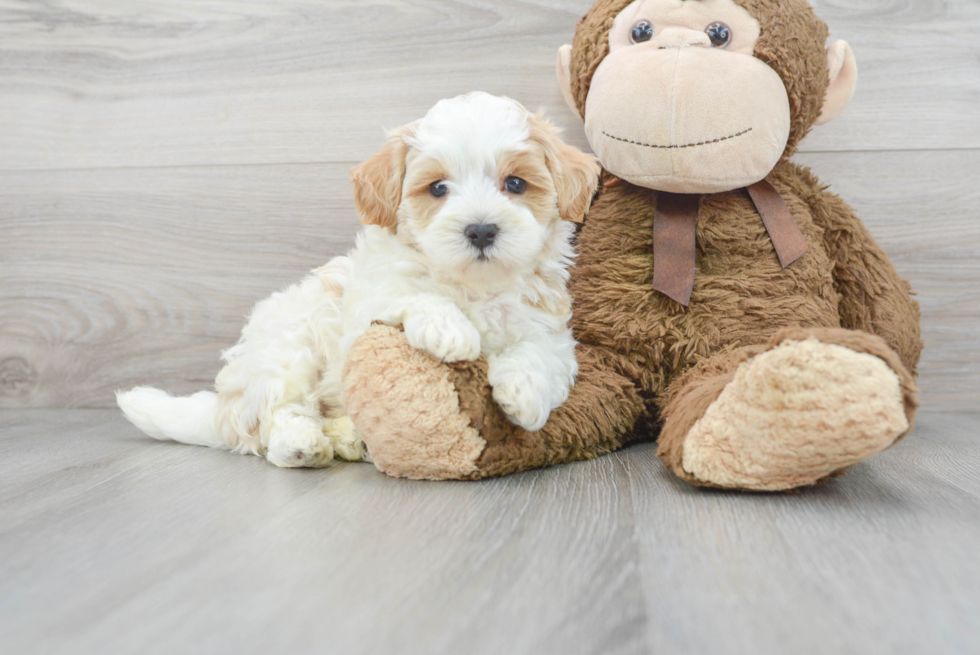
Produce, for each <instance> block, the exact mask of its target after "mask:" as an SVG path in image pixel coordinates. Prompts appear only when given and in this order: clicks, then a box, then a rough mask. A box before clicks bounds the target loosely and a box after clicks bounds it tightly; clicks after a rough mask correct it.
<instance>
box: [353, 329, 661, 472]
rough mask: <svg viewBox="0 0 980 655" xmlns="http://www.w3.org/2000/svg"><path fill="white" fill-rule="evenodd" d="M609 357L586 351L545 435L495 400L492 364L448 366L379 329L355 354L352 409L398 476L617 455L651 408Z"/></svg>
mask: <svg viewBox="0 0 980 655" xmlns="http://www.w3.org/2000/svg"><path fill="white" fill-rule="evenodd" d="M610 356H611V353H608V352H604V351H602V350H601V349H598V348H595V347H590V346H580V347H579V349H578V360H579V378H578V381H577V382H576V383H575V386H574V387H573V388H572V390H571V394H570V395H569V397H568V400H567V401H566V402H565V403H564V404H563V405H562V406H561V407H559V408H558V409H556V410H555V411H553V412H552V413H551V416H550V418H549V419H548V422H547V423H546V424H545V426H544V427H543V428H542V429H541V430H540V431H538V432H528V431H526V430H524V429H522V428H520V427H518V426H516V425H514V424H513V423H511V422H510V421H509V420H508V419H507V417H506V416H505V415H504V413H503V411H502V410H501V409H500V407H499V406H498V405H497V403H496V402H494V399H493V390H492V389H491V386H490V383H489V380H488V375H487V362H486V360H484V359H482V358H481V359H479V360H477V361H475V362H459V363H455V364H444V363H442V362H439V361H436V360H435V359H433V358H431V357H429V356H427V355H426V354H424V353H421V352H419V351H418V350H416V349H414V348H412V347H411V346H410V345H409V344H408V341H407V340H406V339H405V335H404V334H402V333H401V332H400V331H398V330H397V329H395V328H392V327H388V326H383V325H375V326H374V327H372V328H371V329H370V330H368V332H367V333H365V334H364V335H363V336H361V337H360V338H359V339H358V341H357V342H356V343H355V344H354V347H353V348H352V349H351V352H350V356H349V358H348V360H347V364H346V366H345V372H344V389H345V393H344V398H345V405H346V408H347V411H348V412H349V414H350V416H351V418H352V419H353V421H354V425H355V426H356V427H357V430H358V433H359V434H360V436H361V437H362V438H363V440H364V443H365V444H367V446H368V448H369V450H370V452H371V456H372V458H373V461H374V464H375V466H377V467H378V469H380V470H382V471H384V472H385V473H388V474H389V475H393V476H396V477H405V478H414V479H430V480H445V479H477V478H489V477H497V476H501V475H507V474H509V473H515V472H518V471H526V470H528V469H533V468H538V467H541V466H549V465H553V464H559V463H562V462H571V461H575V460H581V459H588V458H591V457H595V456H597V455H600V454H603V453H607V452H610V451H612V450H616V449H617V448H620V447H621V446H623V445H624V444H625V443H626V442H627V441H628V440H629V437H630V432H631V429H632V428H633V425H634V423H635V422H636V420H637V417H638V416H640V414H642V413H643V412H644V404H643V401H642V399H641V398H640V397H639V394H638V392H637V390H636V388H635V386H634V385H633V383H632V382H631V381H630V380H628V379H626V378H624V377H622V376H620V375H618V374H617V373H616V372H615V370H614V368H615V366H613V365H612V364H611V363H610V361H609V357H610Z"/></svg>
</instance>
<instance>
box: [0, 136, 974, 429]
mask: <svg viewBox="0 0 980 655" xmlns="http://www.w3.org/2000/svg"><path fill="white" fill-rule="evenodd" d="M799 160H800V161H801V162H803V163H805V164H808V165H810V166H812V167H813V168H814V170H815V171H816V172H817V173H818V174H819V175H820V176H821V179H823V180H824V182H826V183H828V184H832V188H833V189H834V190H836V191H838V192H839V193H840V194H841V195H842V196H843V197H844V198H846V199H847V200H848V201H850V202H851V203H852V204H853V205H854V206H855V208H856V209H857V211H858V214H859V215H860V216H861V217H862V218H863V219H864V220H865V221H866V222H867V223H868V225H869V226H870V227H871V229H872V231H873V232H874V234H875V235H876V236H877V237H878V239H879V240H880V241H881V242H882V244H883V245H884V247H885V248H886V250H887V251H888V253H889V254H890V255H891V256H892V258H893V260H894V261H895V263H896V265H897V266H898V268H899V270H900V271H901V272H902V274H903V275H905V276H907V277H908V278H910V279H911V280H912V282H913V284H914V287H915V289H916V291H917V292H918V293H919V301H920V302H921V303H922V306H923V311H924V318H923V327H924V333H925V341H926V346H927V348H926V351H925V355H924V359H923V364H922V368H921V373H922V378H921V386H922V390H923V400H924V402H925V404H926V407H927V408H931V409H933V410H937V411H938V410H948V411H977V410H978V408H980V353H978V352H977V349H976V348H975V347H974V344H976V343H977V341H978V340H980V326H978V322H977V320H976V317H977V316H980V290H978V288H977V285H976V280H978V279H980V264H978V259H977V256H976V253H977V252H980V222H978V221H977V220H976V207H977V206H978V205H980V197H978V194H980V188H978V187H977V185H976V183H975V181H974V179H973V177H974V175H973V171H976V170H980V151H976V150H973V151H951V152H930V151H926V152H903V153H897V154H891V153H819V154H806V155H801V156H800V157H799ZM350 166H351V165H350V164H329V165H290V166H241V167H229V168H222V167H202V168H188V169H184V168H164V169H136V170H99V171H53V172H52V171H43V172H41V171H36V172H35V171H31V172H0V196H2V197H3V198H4V202H3V203H0V240H2V241H3V243H4V246H3V247H2V248H0V279H3V280H4V284H3V285H2V286H0V407H23V406H36V407H44V406H48V407H51V406H53V407H109V406H111V405H112V403H113V399H112V392H113V391H114V390H115V389H118V388H128V387H131V386H135V385H137V384H141V383H150V384H154V385H157V386H161V387H164V388H168V389H171V390H173V391H175V392H180V393H186V392H191V391H194V390H197V389H201V388H206V387H208V386H210V384H211V381H212V380H213V378H214V375H215V374H216V373H217V371H218V367H219V363H220V362H219V360H218V354H219V352H220V351H221V350H222V349H224V348H227V347H229V346H230V345H232V344H233V343H234V342H235V340H236V339H237V337H238V333H239V330H240V329H241V325H242V323H243V321H244V317H245V315H246V314H247V312H248V310H249V308H250V307H251V305H252V304H253V303H254V302H255V301H257V300H259V299H261V298H263V297H265V296H266V295H268V294H269V293H271V292H272V291H274V290H275V289H277V288H280V287H282V286H284V285H286V284H289V283H291V282H293V281H294V280H297V279H299V278H300V277H301V276H302V275H303V274H304V273H305V272H306V271H308V270H309V269H311V268H313V267H315V266H317V265H319V264H321V263H323V262H325V261H326V260H327V259H329V258H330V257H332V256H334V255H336V254H340V253H342V252H344V251H345V250H346V249H347V248H348V247H349V246H350V244H351V243H352V239H353V235H354V234H355V233H356V231H357V229H358V224H357V219H356V215H355V212H354V208H353V201H352V200H351V193H350V188H349V185H348V183H347V177H348V175H347V174H348V169H349V168H350ZM916 208H936V209H935V210H930V211H929V212H926V215H923V212H922V211H921V210H917V209H916ZM936 210H938V211H939V212H940V213H939V214H936V213H935V212H936Z"/></svg>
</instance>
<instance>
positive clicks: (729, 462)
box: [683, 338, 909, 491]
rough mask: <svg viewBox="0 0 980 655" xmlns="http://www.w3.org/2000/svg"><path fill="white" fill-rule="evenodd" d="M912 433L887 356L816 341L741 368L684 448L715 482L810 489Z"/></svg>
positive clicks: (691, 466) (693, 468) (692, 464)
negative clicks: (880, 357) (907, 433)
mask: <svg viewBox="0 0 980 655" xmlns="http://www.w3.org/2000/svg"><path fill="white" fill-rule="evenodd" d="M908 429H909V423H908V419H907V418H906V415H905V410H904V407H903V402H902V390H901V383H900V381H899V378H898V376H897V375H896V374H895V372H894V371H892V369H891V368H890V367H889V366H888V365H887V364H885V362H884V361H882V360H881V359H879V358H877V357H875V356H873V355H868V354H864V353H857V352H854V351H853V350H850V349H848V348H845V347H843V346H837V345H833V344H827V343H823V342H821V341H818V340H817V339H812V338H811V339H807V340H806V341H786V342H784V343H782V344H780V345H779V346H777V347H776V348H774V349H773V350H770V351H767V352H765V353H762V354H761V355H758V356H757V357H755V358H753V359H751V360H749V361H748V362H745V363H744V364H742V365H741V366H740V367H739V369H738V371H737V372H736V374H735V379H734V380H732V381H731V382H730V383H729V384H728V385H727V386H726V387H725V390H724V391H722V393H721V395H720V396H719V397H718V400H716V401H715V402H714V403H712V405H711V406H710V407H708V411H707V412H705V415H704V416H703V417H702V418H701V419H700V420H699V421H698V422H697V423H695V424H694V426H693V427H692V428H691V431H690V432H689V433H688V435H687V438H686V439H685V442H684V459H683V466H684V470H686V471H687V472H689V473H691V474H692V475H693V476H694V477H696V478H698V479H699V480H701V481H702V482H706V483H708V484H713V485H718V486H722V487H728V488H741V489H753V490H760V491H778V490H784V489H791V488H794V487H800V486H805V485H808V484H813V483H814V482H817V481H818V480H820V479H822V478H825V477H827V476H828V475H830V474H832V473H834V472H835V471H838V470H840V469H844V468H847V467H848V466H851V465H853V464H856V463H857V462H860V461H861V460H863V459H866V458H868V457H870V456H871V455H874V454H875V453H878V452H880V451H882V450H884V449H886V448H888V447H889V446H890V445H892V444H893V443H894V442H895V440H896V439H898V438H899V437H900V436H901V435H903V434H904V433H905V432H906V431H907V430H908Z"/></svg>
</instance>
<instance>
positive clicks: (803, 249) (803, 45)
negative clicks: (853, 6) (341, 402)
mask: <svg viewBox="0 0 980 655" xmlns="http://www.w3.org/2000/svg"><path fill="white" fill-rule="evenodd" d="M827 37H828V31H827V26H826V25H825V24H824V23H823V22H822V21H821V20H820V19H818V18H817V17H816V15H815V14H814V13H813V10H812V9H811V8H810V6H809V4H808V3H807V1H806V0H636V1H635V2H631V0H599V1H598V2H597V3H596V4H595V5H594V6H593V8H592V9H591V10H590V11H589V12H588V14H586V16H585V17H584V18H583V19H582V21H581V22H580V23H579V26H578V30H577V32H576V34H575V40H574V45H573V46H565V47H564V48H562V50H561V51H560V53H559V61H558V71H559V79H560V81H561V83H562V87H563V90H564V92H565V95H566V99H567V100H568V102H569V104H570V106H571V107H572V108H573V109H574V110H575V111H576V112H577V113H579V114H580V115H582V116H583V118H584V120H585V129H586V133H587V135H588V137H589V140H590V142H591V144H592V146H593V149H594V150H595V152H596V154H597V155H598V156H599V159H600V161H601V162H602V164H603V166H604V167H605V169H606V171H607V172H608V174H607V176H606V188H605V190H604V191H603V192H602V193H601V195H600V196H599V197H598V198H597V200H596V202H595V204H594V206H593V208H592V211H591V213H590V214H589V217H588V219H587V221H586V223H585V226H584V227H583V229H582V232H581V234H580V236H579V242H578V249H579V258H578V261H577V266H576V267H575V269H574V270H573V274H572V283H571V290H572V295H573V298H574V317H573V326H574V330H575V336H576V338H577V339H578V340H579V342H580V347H579V349H578V351H577V352H578V357H579V361H580V375H579V380H578V382H577V384H576V386H575V388H574V390H573V392H572V395H571V397H570V398H569V400H568V402H567V403H566V404H565V405H564V406H563V407H562V408H560V409H559V410H556V411H555V412H554V413H553V414H552V417H551V419H550V421H549V422H548V424H547V425H546V426H545V428H544V429H543V430H541V431H540V432H537V433H528V432H524V431H522V430H521V429H519V428H517V427H515V426H513V425H511V424H510V423H509V422H508V421H507V420H506V418H504V416H503V414H502V413H501V412H500V410H499V409H498V408H497V407H496V406H495V405H494V404H493V401H492V399H491V392H490V387H489V385H488V384H487V380H486V364H485V362H483V361H482V360H481V361H477V362H471V363H461V364H454V365H445V364H441V363H439V362H436V361H434V360H432V359H430V358H427V357H426V356H424V355H421V354H420V353H417V352H414V351H412V350H411V349H410V348H409V347H408V345H407V343H406V342H405V340H404V338H403V336H402V334H401V333H400V332H399V331H398V330H396V329H394V328H389V327H382V326H378V327H375V328H373V329H372V331H370V332H368V333H367V334H366V335H365V336H364V337H362V339H361V340H360V341H359V342H358V343H357V344H356V345H355V347H354V348H353V350H352V351H351V355H350V359H349V362H348V367H347V372H346V377H345V385H346V390H347V407H348V409H349V411H350V413H351V416H352V417H353V419H354V422H355V424H356V426H357V428H358V429H359V430H360V432H361V434H362V436H363V438H364V441H365V442H366V444H367V445H368V448H369V449H370V451H371V454H372V456H373V457H374V460H375V463H376V465H377V466H378V468H380V469H381V470H382V471H385V472H387V473H389V474H391V475H396V476H403V477H410V478H430V479H440V478H469V479H473V478H483V477H489V476H498V475H503V474H507V473H512V472H515V471H521V470H525V469H529V468H534V467H540V466H546V465H550V464H556V463H559V462H567V461H571V460H576V459H583V458H588V457H594V456H596V455H599V454H602V453H606V452H609V451H612V450H615V449H617V448H620V447H621V446H623V445H625V444H627V443H630V442H632V441H637V440H649V439H656V438H659V450H658V454H659V455H660V457H661V458H662V459H663V461H664V463H665V464H666V465H667V466H668V467H669V468H670V469H671V470H672V471H674V472H675V473H676V474H677V475H679V476H680V477H682V478H683V479H685V480H687V481H689V482H691V483H694V484H698V485H705V486H716V487H724V488H733V489H751V490H781V489H790V488H794V487H799V486H803V485H809V484H814V483H816V482H819V481H821V480H824V479H826V478H828V477H830V476H833V475H836V474H838V473H840V472H842V471H843V470H845V469H846V468H847V467H849V466H851V465H853V464H855V463H856V462H859V461H861V460H862V459H865V458H867V457H870V456H871V455H874V454H875V453H877V452H880V451H881V450H884V449H885V448H887V447H889V446H890V445H892V444H893V443H895V442H896V441H897V440H898V439H900V438H901V437H902V436H903V435H904V434H905V433H907V432H908V430H909V429H910V427H911V424H912V419H913V415H914V412H915V408H916V404H917V403H916V390H915V384H914V380H913V375H914V373H915V367H916V364H917V362H918V359H919V353H920V350H921V341H920V338H919V309H918V306H917V304H916V303H915V302H914V301H913V300H912V299H911V297H910V290H909V285H908V284H907V283H906V282H904V281H903V280H902V279H901V278H899V276H898V275H897V274H896V272H895V270H894V268H893V267H892V265H891V263H890V262H889V261H888V258H887V257H886V256H885V254H884V252H882V250H881V248H880V247H879V246H878V245H877V244H876V243H875V241H874V240H873V239H872V237H871V235H870V234H869V233H868V231H867V229H866V228H865V227H864V225H862V224H861V222H860V220H858V218H857V217H856V216H855V215H854V213H853V212H852V210H851V209H850V208H849V207H848V206H847V205H846V204H844V203H843V202H842V201H841V200H840V199H838V198H837V197H836V196H834V195H832V194H830V193H827V192H826V191H825V190H824V187H822V186H821V185H820V183H819V182H818V181H817V179H816V178H815V177H814V176H813V175H812V174H811V173H810V172H809V171H808V170H806V169H805V168H802V167H800V166H797V165H795V164H793V163H791V162H790V161H789V157H790V156H791V155H792V154H793V152H794V151H795V149H796V147H797V144H798V143H799V142H800V140H801V139H802V138H803V136H804V135H805V134H806V133H807V132H808V131H809V129H810V128H811V127H812V126H813V125H815V124H820V123H823V122H826V121H827V120H830V119H831V118H833V117H834V116H836V115H837V114H838V113H839V112H840V111H841V110H842V109H843V108H844V106H845V105H846V104H847V102H848V101H849V100H850V97H851V94H852V93H853V90H854V84H855V82H856V76H857V69H856V64H855V62H854V57H853V55H852V54H851V51H850V48H849V47H848V46H847V44H846V43H843V42H837V43H835V44H833V45H832V46H830V48H829V49H826V50H825V43H826V41H827Z"/></svg>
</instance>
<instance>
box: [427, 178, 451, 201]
mask: <svg viewBox="0 0 980 655" xmlns="http://www.w3.org/2000/svg"><path fill="white" fill-rule="evenodd" d="M429 193H431V194H432V197H433V198H441V197H443V196H444V195H446V194H447V193H449V187H448V186H446V183H445V182H443V181H439V182H433V183H432V184H430V185H429Z"/></svg>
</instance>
